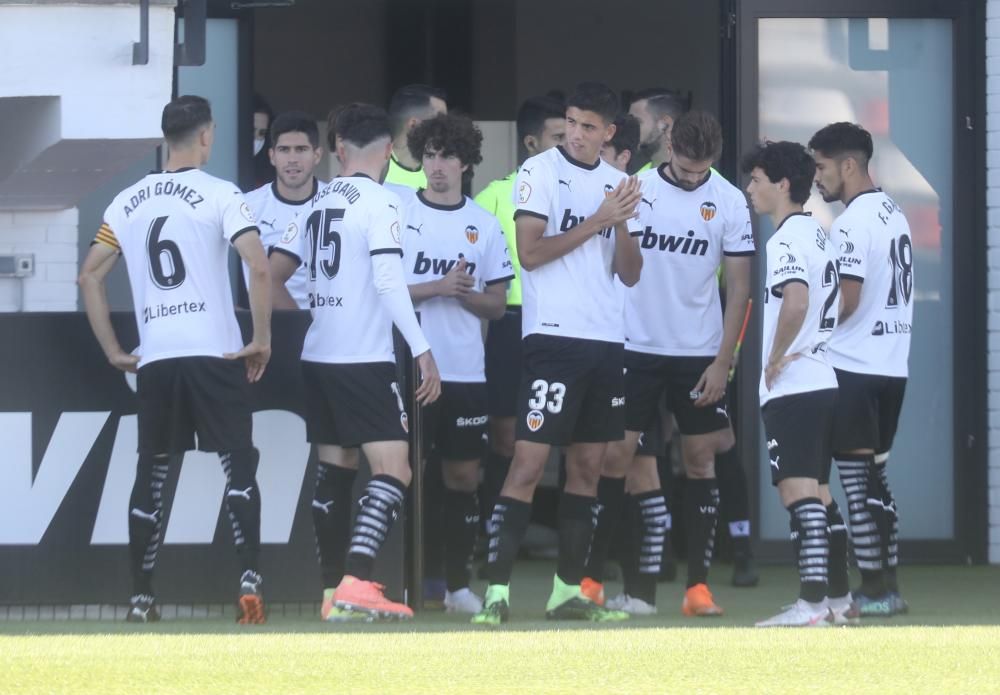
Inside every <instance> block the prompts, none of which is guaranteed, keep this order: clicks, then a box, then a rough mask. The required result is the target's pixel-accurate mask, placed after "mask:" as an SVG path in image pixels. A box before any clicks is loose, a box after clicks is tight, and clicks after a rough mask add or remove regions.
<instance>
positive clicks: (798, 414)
mask: <svg viewBox="0 0 1000 695" xmlns="http://www.w3.org/2000/svg"><path fill="white" fill-rule="evenodd" d="M742 169H743V171H744V173H747V174H749V175H750V184H749V185H748V186H747V193H749V194H750V203H751V205H753V209H754V211H755V212H756V213H757V214H758V215H768V216H769V217H770V218H771V221H772V222H773V224H774V226H775V232H774V234H773V235H772V236H771V238H770V239H769V240H768V242H767V251H766V253H767V263H766V271H765V275H764V283H765V286H764V321H763V328H762V333H761V338H762V348H761V361H762V363H763V370H762V373H761V377H760V388H759V394H760V404H761V415H762V416H763V419H764V431H765V436H766V437H767V448H768V455H769V457H770V463H771V481H772V483H773V484H774V485H775V486H776V487H777V488H778V494H779V496H780V498H781V504H782V506H784V507H785V508H786V509H787V510H788V513H789V516H790V525H791V531H792V533H791V536H792V545H793V547H794V548H795V555H796V557H797V559H798V567H799V598H798V600H797V601H796V602H795V603H794V604H792V605H791V606H789V607H788V608H786V609H785V610H783V611H782V612H781V613H779V614H777V615H776V616H774V617H773V618H770V619H768V620H763V621H761V622H759V623H757V625H758V626H759V627H770V626H800V627H815V626H824V625H827V624H829V621H832V620H833V614H832V613H831V611H830V608H829V605H828V602H827V563H828V560H829V553H830V548H829V535H828V528H827V524H828V520H827V513H826V507H825V505H824V504H823V501H822V500H821V498H820V484H821V483H826V482H828V481H829V474H830V446H831V437H832V433H833V410H834V407H835V404H836V400H837V377H836V375H835V374H834V373H833V367H831V366H830V364H829V361H828V360H827V341H829V339H830V335H831V333H832V332H833V329H834V327H835V325H836V323H837V306H838V305H837V286H838V282H837V263H836V256H835V254H834V252H833V249H832V248H831V247H832V244H831V243H830V241H829V239H828V238H827V234H826V232H825V231H823V228H822V227H821V226H820V225H819V224H817V223H816V222H815V220H813V219H812V217H810V216H809V215H808V214H807V213H805V212H803V210H802V205H803V204H804V203H805V202H806V200H808V199H809V191H810V189H811V188H812V179H813V175H814V173H815V169H816V166H815V164H814V163H813V161H812V157H810V156H809V153H808V152H806V150H805V148H804V147H802V145H800V144H798V143H795V142H768V143H765V144H763V145H759V146H757V147H756V148H754V149H753V150H752V151H750V152H749V153H748V154H747V155H746V156H745V157H744V158H743V162H742Z"/></svg>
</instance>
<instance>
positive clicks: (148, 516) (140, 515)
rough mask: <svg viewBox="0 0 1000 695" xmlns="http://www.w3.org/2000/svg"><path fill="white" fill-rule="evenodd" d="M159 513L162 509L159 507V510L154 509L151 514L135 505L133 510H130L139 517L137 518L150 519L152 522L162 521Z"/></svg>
mask: <svg viewBox="0 0 1000 695" xmlns="http://www.w3.org/2000/svg"><path fill="white" fill-rule="evenodd" d="M159 513H160V510H158V509H157V510H154V511H153V513H152V514H149V513H147V512H144V511H142V510H141V509H139V508H138V507H133V508H132V511H130V512H129V514H131V515H132V516H134V517H135V518H137V519H145V520H146V521H148V522H149V523H151V524H156V523H159V521H160V519H159V516H158V515H159Z"/></svg>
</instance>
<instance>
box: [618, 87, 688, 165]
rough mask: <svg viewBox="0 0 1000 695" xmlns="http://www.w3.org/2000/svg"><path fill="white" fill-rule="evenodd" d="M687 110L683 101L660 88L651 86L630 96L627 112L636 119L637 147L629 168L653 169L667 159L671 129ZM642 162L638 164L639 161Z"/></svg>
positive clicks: (667, 90)
mask: <svg viewBox="0 0 1000 695" xmlns="http://www.w3.org/2000/svg"><path fill="white" fill-rule="evenodd" d="M686 109H687V105H686V104H685V100H684V99H682V98H681V97H680V96H679V95H678V94H677V93H675V92H672V91H670V90H669V89H665V88H663V87H652V88H650V89H643V90H640V91H639V92H637V93H636V94H635V95H634V96H633V97H632V103H631V104H630V105H629V107H628V112H629V113H630V114H632V115H633V116H635V117H636V118H637V119H638V120H639V148H638V151H637V152H636V153H635V156H634V157H633V158H632V162H631V164H632V169H633V170H635V169H636V168H638V169H639V172H640V173H641V172H643V171H649V170H650V169H656V168H658V167H659V166H660V165H661V164H663V163H665V162H667V161H668V160H669V159H670V130H671V129H672V128H673V125H674V121H676V120H677V119H678V118H680V117H681V114H683V113H684V111H685V110H686ZM640 163H641V164H642V166H641V167H640V166H639V164H640Z"/></svg>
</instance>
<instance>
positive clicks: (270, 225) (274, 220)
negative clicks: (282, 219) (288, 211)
mask: <svg viewBox="0 0 1000 695" xmlns="http://www.w3.org/2000/svg"><path fill="white" fill-rule="evenodd" d="M277 221H278V218H277V217H275V218H274V219H272V220H271V221H270V222H268V221H267V220H265V219H261V221H260V223H261V224H266V225H267V226H268V227H270V228H271V229H274V223H275V222H277Z"/></svg>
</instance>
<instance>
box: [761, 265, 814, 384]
mask: <svg viewBox="0 0 1000 695" xmlns="http://www.w3.org/2000/svg"><path fill="white" fill-rule="evenodd" d="M781 297H782V299H781V310H780V311H779V312H778V325H777V327H776V328H775V329H774V343H773V344H772V346H771V354H770V355H768V357H767V365H766V367H765V369H764V385H765V386H767V388H768V390H770V389H771V387H772V386H774V382H775V380H776V379H777V378H778V375H779V374H781V372H782V370H783V369H784V368H785V367H786V366H787V365H788V363H789V362H793V361H795V360H797V359H798V358H799V357H800V355H798V354H792V355H786V354H785V353H786V352H788V348H789V347H791V345H792V342H793V341H794V340H795V336H797V335H798V334H799V330H801V328H802V323H803V322H804V321H805V319H806V314H807V313H808V312H809V287H808V286H806V284H805V283H803V282H798V281H792V282H789V283H786V284H785V286H784V287H782V289H781Z"/></svg>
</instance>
